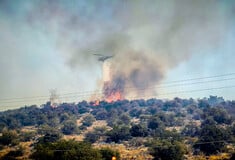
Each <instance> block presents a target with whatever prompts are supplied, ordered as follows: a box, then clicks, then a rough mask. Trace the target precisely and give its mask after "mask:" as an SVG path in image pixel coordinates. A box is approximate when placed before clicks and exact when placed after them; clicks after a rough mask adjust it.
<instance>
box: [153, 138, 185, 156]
mask: <svg viewBox="0 0 235 160" xmlns="http://www.w3.org/2000/svg"><path fill="white" fill-rule="evenodd" d="M185 153H186V147H185V146H184V144H183V143H181V142H178V141H168V140H161V141H155V142H154V143H153V144H152V146H151V147H150V154H151V155H152V156H153V157H154V160H182V159H183V157H184V154H185Z"/></svg>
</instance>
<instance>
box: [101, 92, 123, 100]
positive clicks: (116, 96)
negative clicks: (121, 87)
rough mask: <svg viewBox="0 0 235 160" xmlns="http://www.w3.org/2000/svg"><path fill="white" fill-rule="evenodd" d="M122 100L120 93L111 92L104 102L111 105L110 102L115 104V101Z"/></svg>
mask: <svg viewBox="0 0 235 160" xmlns="http://www.w3.org/2000/svg"><path fill="white" fill-rule="evenodd" d="M122 99H123V97H122V95H121V93H120V92H113V93H112V94H110V95H109V96H108V97H106V99H105V101H106V102H108V103H111V102H115V101H118V100H122Z"/></svg>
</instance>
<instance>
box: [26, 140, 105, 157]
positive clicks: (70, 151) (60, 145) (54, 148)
mask: <svg viewBox="0 0 235 160" xmlns="http://www.w3.org/2000/svg"><path fill="white" fill-rule="evenodd" d="M31 158H32V159H35V160H41V159H50V160H68V159H73V160H94V159H95V160H102V158H101V154H100V152H99V150H97V149H94V148H92V146H91V145H90V144H88V143H85V142H76V141H73V140H69V141H66V140H60V141H57V142H54V143H48V144H38V145H36V146H35V151H34V152H33V154H32V155H31Z"/></svg>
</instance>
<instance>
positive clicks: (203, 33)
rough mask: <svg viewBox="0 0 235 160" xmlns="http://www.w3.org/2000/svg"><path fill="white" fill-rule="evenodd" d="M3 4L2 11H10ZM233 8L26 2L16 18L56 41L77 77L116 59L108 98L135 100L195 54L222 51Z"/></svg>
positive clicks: (209, 2)
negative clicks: (100, 59)
mask: <svg viewBox="0 0 235 160" xmlns="http://www.w3.org/2000/svg"><path fill="white" fill-rule="evenodd" d="M4 4H5V3H2V4H1V8H2V9H4V8H6V7H7V6H4ZM232 4H233V2H232V1H228V2H227V3H224V2H223V1H215V0H206V1H205V0H197V1H195V0H179V1H175V0H164V1H162V0H147V1H141V0H119V1H109V0H99V1H93V0H91V1H75V0H74V1H73V0H72V1H63V0H62V1H51V0H44V1H27V3H25V5H24V7H21V8H23V9H22V10H24V12H23V13H22V15H21V16H22V17H20V15H19V16H18V17H20V18H19V20H21V21H23V22H24V23H25V25H27V27H31V28H33V29H34V30H38V31H39V32H38V33H39V34H42V35H44V36H45V37H49V38H50V39H53V40H55V45H56V47H57V51H58V56H60V57H63V58H64V59H65V60H66V64H67V65H68V66H69V67H70V68H71V69H72V70H73V71H77V72H78V73H80V72H81V70H83V71H87V72H90V75H89V77H88V78H90V77H92V74H93V73H94V71H95V70H96V68H98V67H100V68H101V65H100V63H99V62H98V61H97V59H96V57H95V56H94V55H93V54H103V55H113V56H114V57H113V58H112V60H110V63H111V65H110V67H111V68H110V71H111V74H110V80H111V81H109V82H106V84H105V85H104V88H103V89H104V94H105V96H108V95H110V94H112V93H113V92H116V91H118V92H121V93H122V96H131V95H132V96H135V95H140V94H143V93H145V92H148V90H147V88H148V86H149V85H153V84H159V83H160V82H161V80H163V79H164V76H165V74H166V72H167V71H169V70H170V69H172V68H174V67H176V66H177V65H179V64H180V63H182V62H184V61H186V60H188V59H190V57H191V55H192V54H199V53H200V52H201V51H203V50H208V49H214V48H216V47H218V46H220V45H221V42H222V41H223V39H224V35H226V34H227V30H228V29H230V27H231V26H233V25H232V24H233V22H231V19H233V17H234V12H233V10H234V8H232V7H230V6H232ZM18 8H19V7H18ZM3 12H5V14H6V15H7V14H9V13H8V12H7V11H4V10H3ZM13 13H14V12H13ZM11 14H12V13H11ZM94 81H95V80H94ZM130 94H131V95H130Z"/></svg>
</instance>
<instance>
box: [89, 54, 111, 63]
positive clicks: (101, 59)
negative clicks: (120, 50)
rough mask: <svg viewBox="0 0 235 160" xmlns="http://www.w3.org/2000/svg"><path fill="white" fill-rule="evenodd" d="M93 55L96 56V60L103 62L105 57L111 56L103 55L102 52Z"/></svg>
mask: <svg viewBox="0 0 235 160" xmlns="http://www.w3.org/2000/svg"><path fill="white" fill-rule="evenodd" d="M93 55H95V56H98V61H101V62H104V61H106V60H107V59H109V58H112V57H113V56H105V55H102V54H93Z"/></svg>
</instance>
